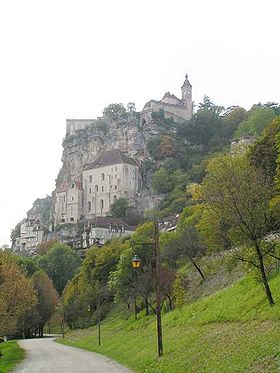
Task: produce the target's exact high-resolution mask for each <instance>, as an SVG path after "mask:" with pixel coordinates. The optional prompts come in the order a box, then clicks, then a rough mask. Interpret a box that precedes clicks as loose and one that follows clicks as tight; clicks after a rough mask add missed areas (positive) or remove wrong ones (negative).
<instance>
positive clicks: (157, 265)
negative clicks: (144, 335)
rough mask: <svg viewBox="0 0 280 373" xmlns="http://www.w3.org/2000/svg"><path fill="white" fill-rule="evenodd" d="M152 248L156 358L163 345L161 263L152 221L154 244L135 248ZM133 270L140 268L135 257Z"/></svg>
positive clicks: (156, 230) (157, 238) (142, 244)
mask: <svg viewBox="0 0 280 373" xmlns="http://www.w3.org/2000/svg"><path fill="white" fill-rule="evenodd" d="M138 245H140V246H142V247H143V246H147V245H149V246H152V247H153V248H154V256H155V290H156V310H155V313H156V316H157V340H158V356H159V357H160V356H162V354H163V343H162V323H161V261H160V251H159V233H158V223H157V221H156V220H155V221H154V243H150V242H149V243H141V244H137V245H134V247H135V246H138ZM131 264H132V267H133V268H140V266H141V259H140V258H139V257H138V256H137V255H135V256H134V258H133V259H132V261H131Z"/></svg>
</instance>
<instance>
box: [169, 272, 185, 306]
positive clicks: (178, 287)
mask: <svg viewBox="0 0 280 373" xmlns="http://www.w3.org/2000/svg"><path fill="white" fill-rule="evenodd" d="M172 293H173V294H172V295H173V298H174V304H175V307H176V308H179V309H180V310H182V308H183V305H184V304H185V302H186V289H185V286H184V279H183V276H182V275H180V274H179V273H177V275H176V277H175V280H174V282H173V287H172Z"/></svg>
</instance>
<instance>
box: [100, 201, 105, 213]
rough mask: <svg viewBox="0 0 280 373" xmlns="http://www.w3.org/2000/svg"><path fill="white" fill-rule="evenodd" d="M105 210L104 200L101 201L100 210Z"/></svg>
mask: <svg viewBox="0 0 280 373" xmlns="http://www.w3.org/2000/svg"><path fill="white" fill-rule="evenodd" d="M103 208H104V201H103V199H101V200H100V209H101V210H103Z"/></svg>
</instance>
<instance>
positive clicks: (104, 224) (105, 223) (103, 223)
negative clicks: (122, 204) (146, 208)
mask: <svg viewBox="0 0 280 373" xmlns="http://www.w3.org/2000/svg"><path fill="white" fill-rule="evenodd" d="M91 224H92V226H94V227H98V228H109V226H110V224H111V225H112V226H122V225H123V226H124V228H125V230H127V231H135V229H136V227H134V226H132V225H129V224H127V223H126V222H125V221H124V220H123V219H121V218H114V217H111V216H97V217H96V218H94V219H92V221H91Z"/></svg>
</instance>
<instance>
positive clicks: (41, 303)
mask: <svg viewBox="0 0 280 373" xmlns="http://www.w3.org/2000/svg"><path fill="white" fill-rule="evenodd" d="M32 280H33V284H34V289H35V290H36V292H37V297H38V303H37V304H36V306H34V307H33V309H32V310H30V311H29V312H28V313H27V314H25V317H24V327H25V329H26V330H27V335H30V330H31V329H35V330H36V328H37V329H38V330H39V333H40V334H41V336H42V334H43V328H44V325H45V324H46V322H47V321H48V320H50V319H51V317H52V315H53V314H54V312H55V307H56V305H57V302H58V300H57V295H56V292H55V290H54V288H53V284H52V281H51V280H50V279H49V278H48V276H47V274H46V273H45V272H43V271H42V270H41V271H37V272H36V273H34V275H33V278H32Z"/></svg>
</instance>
